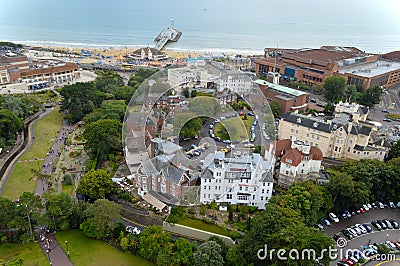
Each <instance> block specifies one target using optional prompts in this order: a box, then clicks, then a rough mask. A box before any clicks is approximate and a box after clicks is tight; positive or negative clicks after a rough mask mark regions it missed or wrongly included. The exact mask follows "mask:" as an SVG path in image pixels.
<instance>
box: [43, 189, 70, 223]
mask: <svg viewBox="0 0 400 266" xmlns="http://www.w3.org/2000/svg"><path fill="white" fill-rule="evenodd" d="M43 198H44V199H45V201H46V212H45V213H44V215H43V219H44V223H45V224H47V225H48V226H49V227H50V228H52V229H54V230H57V229H61V230H65V229H68V228H69V226H70V220H71V216H72V214H73V209H74V201H73V200H72V198H71V197H70V196H69V195H68V194H66V193H61V194H53V193H49V192H47V193H45V194H44V195H43Z"/></svg>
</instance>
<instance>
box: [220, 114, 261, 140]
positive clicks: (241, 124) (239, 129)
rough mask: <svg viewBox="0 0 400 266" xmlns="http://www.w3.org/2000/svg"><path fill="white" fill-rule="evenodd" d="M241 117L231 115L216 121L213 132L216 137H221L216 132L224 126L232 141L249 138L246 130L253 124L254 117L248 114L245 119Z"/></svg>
mask: <svg viewBox="0 0 400 266" xmlns="http://www.w3.org/2000/svg"><path fill="white" fill-rule="evenodd" d="M241 118H242V117H232V118H228V119H225V120H223V121H221V122H220V123H217V124H216V125H215V127H214V134H215V135H216V136H217V137H221V136H219V134H218V130H219V129H220V128H222V127H223V126H225V128H226V130H227V131H228V133H229V134H230V137H231V140H232V141H235V140H245V139H249V138H250V136H249V134H248V132H249V131H250V128H251V125H252V124H253V121H254V117H252V116H248V117H247V120H243V119H241Z"/></svg>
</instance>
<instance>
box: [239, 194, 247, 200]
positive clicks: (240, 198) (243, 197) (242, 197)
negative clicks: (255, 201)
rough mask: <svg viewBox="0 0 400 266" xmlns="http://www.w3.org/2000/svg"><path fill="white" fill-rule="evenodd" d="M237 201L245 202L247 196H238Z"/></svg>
mask: <svg viewBox="0 0 400 266" xmlns="http://www.w3.org/2000/svg"><path fill="white" fill-rule="evenodd" d="M238 200H247V196H245V195H239V196H238Z"/></svg>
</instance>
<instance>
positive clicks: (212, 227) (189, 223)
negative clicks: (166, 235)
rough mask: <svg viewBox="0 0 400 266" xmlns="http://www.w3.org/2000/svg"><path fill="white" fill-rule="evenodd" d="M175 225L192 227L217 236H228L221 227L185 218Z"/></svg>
mask: <svg viewBox="0 0 400 266" xmlns="http://www.w3.org/2000/svg"><path fill="white" fill-rule="evenodd" d="M177 224H181V225H185V226H189V227H193V228H196V229H200V230H204V231H207V232H211V233H215V234H219V235H224V236H229V231H228V230H227V229H226V228H224V227H222V226H218V225H214V224H207V223H205V222H203V221H201V220H195V219H191V218H189V217H186V216H184V217H183V218H182V219H180V220H179V222H177Z"/></svg>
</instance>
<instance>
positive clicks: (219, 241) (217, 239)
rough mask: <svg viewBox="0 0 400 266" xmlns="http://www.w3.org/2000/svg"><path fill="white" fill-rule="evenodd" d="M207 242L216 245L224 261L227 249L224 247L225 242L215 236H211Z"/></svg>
mask: <svg viewBox="0 0 400 266" xmlns="http://www.w3.org/2000/svg"><path fill="white" fill-rule="evenodd" d="M208 241H215V242H217V244H218V245H219V246H220V247H221V255H222V257H223V258H224V261H225V259H226V255H227V254H228V247H227V246H226V244H225V242H224V241H223V240H222V239H221V238H219V237H217V236H212V237H210V238H209V239H208Z"/></svg>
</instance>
